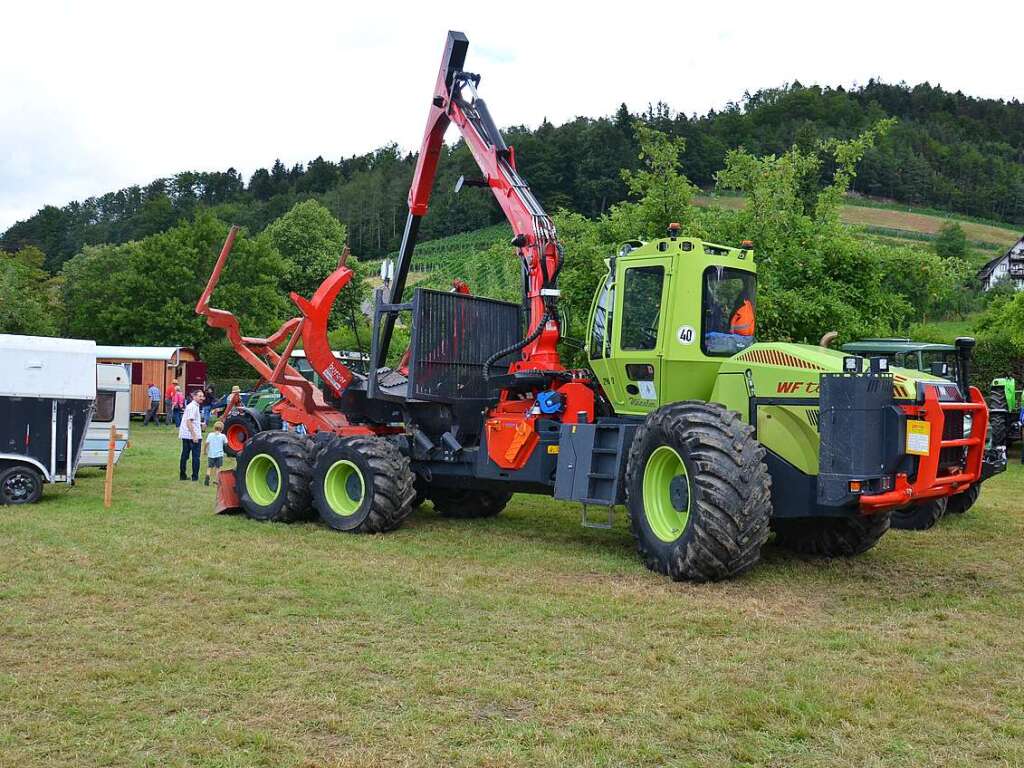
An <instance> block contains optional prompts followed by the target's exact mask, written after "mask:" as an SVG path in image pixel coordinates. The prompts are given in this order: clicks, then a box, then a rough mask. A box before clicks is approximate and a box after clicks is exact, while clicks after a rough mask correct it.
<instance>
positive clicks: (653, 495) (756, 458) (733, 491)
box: [625, 401, 771, 581]
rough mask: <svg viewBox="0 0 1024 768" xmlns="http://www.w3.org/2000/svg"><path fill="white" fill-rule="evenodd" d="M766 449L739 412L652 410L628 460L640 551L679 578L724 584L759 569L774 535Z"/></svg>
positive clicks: (694, 407) (688, 407)
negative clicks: (762, 557)
mask: <svg viewBox="0 0 1024 768" xmlns="http://www.w3.org/2000/svg"><path fill="white" fill-rule="evenodd" d="M764 457H765V450H764V448H763V447H762V446H761V444H760V443H758V441H757V440H756V439H755V438H754V434H753V429H752V428H751V427H750V426H749V425H747V424H744V423H743V422H742V421H741V420H740V417H739V414H737V413H735V412H733V411H729V410H726V409H725V408H724V407H723V406H721V405H718V404H717V403H705V402H701V401H684V402H679V403H673V404H671V405H667V406H664V407H662V408H659V409H658V410H656V411H654V412H653V413H651V414H649V415H648V416H647V418H646V420H645V421H644V423H643V425H642V426H641V427H640V428H639V429H638V430H637V432H636V435H635V436H634V438H633V443H632V445H631V446H630V450H629V459H628V461H627V465H626V476H625V485H626V506H627V509H628V511H629V519H630V527H631V529H632V532H633V537H634V539H635V540H636V545H637V551H638V552H639V554H640V557H641V558H642V559H643V561H644V564H645V565H646V566H647V567H648V568H650V569H651V570H652V571H657V572H659V573H664V574H666V575H668V576H669V577H670V578H672V579H673V580H675V581H682V580H684V579H685V580H689V581H716V580H718V579H725V578H729V577H732V576H737V575H739V574H741V573H744V572H745V571H747V570H749V569H750V568H752V567H753V566H754V565H755V564H756V563H757V561H758V560H759V559H760V556H761V547H762V546H763V545H764V543H765V541H766V540H767V539H768V533H769V529H768V523H769V519H770V517H771V478H770V477H769V475H768V467H767V466H766V464H765V462H764Z"/></svg>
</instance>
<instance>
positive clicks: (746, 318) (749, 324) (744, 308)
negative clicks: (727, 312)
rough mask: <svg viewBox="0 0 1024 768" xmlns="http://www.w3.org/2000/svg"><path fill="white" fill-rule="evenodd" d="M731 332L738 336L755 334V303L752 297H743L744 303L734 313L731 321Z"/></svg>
mask: <svg viewBox="0 0 1024 768" xmlns="http://www.w3.org/2000/svg"><path fill="white" fill-rule="evenodd" d="M729 333H734V334H736V335H737V336H753V335H754V305H753V303H752V302H751V301H750V299H743V303H742V304H740V305H739V306H738V307H736V311H735V312H733V313H732V320H730V321H729Z"/></svg>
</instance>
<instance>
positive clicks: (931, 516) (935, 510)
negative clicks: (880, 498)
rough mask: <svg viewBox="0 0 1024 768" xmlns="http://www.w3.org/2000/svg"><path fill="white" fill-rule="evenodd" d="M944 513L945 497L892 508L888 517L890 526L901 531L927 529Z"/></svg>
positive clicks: (933, 525)
mask: <svg viewBox="0 0 1024 768" xmlns="http://www.w3.org/2000/svg"><path fill="white" fill-rule="evenodd" d="M944 514H946V497H945V496H943V497H942V498H939V499H928V500H927V501H919V502H918V503H916V504H910V505H909V506H906V507H904V508H903V509H896V510H893V512H892V515H891V516H890V518H889V521H890V527H892V528H897V529H899V530H901V531H927V530H928V529H929V528H933V527H935V524H936V523H937V522H939V520H941V519H942V516H943V515H944Z"/></svg>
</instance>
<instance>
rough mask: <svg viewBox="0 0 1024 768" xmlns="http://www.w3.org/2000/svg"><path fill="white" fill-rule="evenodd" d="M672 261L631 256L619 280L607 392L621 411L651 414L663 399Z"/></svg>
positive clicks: (619, 411) (616, 407)
mask: <svg viewBox="0 0 1024 768" xmlns="http://www.w3.org/2000/svg"><path fill="white" fill-rule="evenodd" d="M668 264H669V262H668V260H666V259H662V258H650V259H629V260H628V261H626V263H625V264H624V265H623V267H624V268H623V269H622V270H621V279H619V280H618V281H617V285H616V289H617V290H616V297H615V316H616V319H617V322H616V323H615V324H614V327H613V329H612V338H613V355H612V359H611V361H610V362H611V365H610V366H609V367H610V369H611V377H612V379H613V381H612V387H611V389H612V392H609V393H608V395H609V397H611V398H612V399H613V401H614V404H615V410H616V412H618V413H632V414H645V413H649V412H650V411H652V410H654V409H655V408H657V407H658V404H659V402H660V396H661V384H662V381H661V375H662V368H663V352H662V350H663V348H664V344H663V340H664V337H665V327H666V315H667V314H668V303H667V297H668V286H669V277H670V272H669V269H668Z"/></svg>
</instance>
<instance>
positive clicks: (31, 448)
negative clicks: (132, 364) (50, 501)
mask: <svg viewBox="0 0 1024 768" xmlns="http://www.w3.org/2000/svg"><path fill="white" fill-rule="evenodd" d="M0 371H2V372H3V375H2V376H0V504H27V503H30V502H33V501H38V500H39V497H40V496H41V495H42V492H43V483H44V482H48V483H57V482H65V483H68V484H70V483H71V482H72V481H73V480H74V477H75V470H76V469H77V468H78V461H79V459H80V458H81V455H82V447H83V445H84V444H85V433H86V430H87V425H88V424H89V421H90V420H91V419H92V413H93V408H94V406H95V403H96V343H95V342H93V341H83V340H80V339H51V338H47V337H42V336H12V335H7V334H0Z"/></svg>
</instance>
